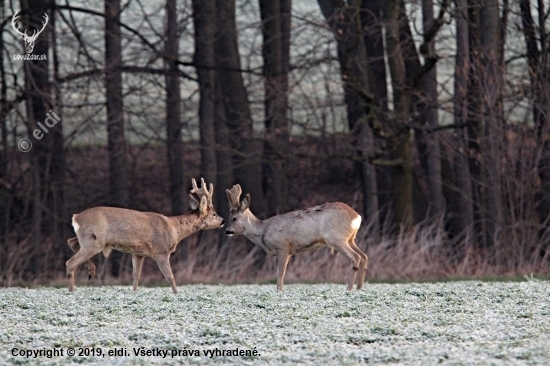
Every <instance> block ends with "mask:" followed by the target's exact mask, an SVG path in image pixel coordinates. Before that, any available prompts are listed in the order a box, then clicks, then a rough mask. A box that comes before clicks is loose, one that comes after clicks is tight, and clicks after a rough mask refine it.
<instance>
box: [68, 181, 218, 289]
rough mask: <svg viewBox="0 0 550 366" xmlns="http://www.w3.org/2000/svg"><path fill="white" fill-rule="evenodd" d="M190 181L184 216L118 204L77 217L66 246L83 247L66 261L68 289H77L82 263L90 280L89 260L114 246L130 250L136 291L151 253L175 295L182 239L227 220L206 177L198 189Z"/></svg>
mask: <svg viewBox="0 0 550 366" xmlns="http://www.w3.org/2000/svg"><path fill="white" fill-rule="evenodd" d="M191 183H192V185H193V189H192V190H191V193H190V194H189V206H190V207H191V212H189V213H187V214H185V215H181V216H173V217H166V216H164V215H161V214H158V213H154V212H139V211H134V210H128V209H125V208H114V207H94V208H90V209H88V210H85V211H82V212H81V213H79V214H75V215H73V227H74V231H75V232H76V236H77V238H72V239H69V241H68V244H69V246H70V247H71V249H72V250H73V251H74V252H76V251H77V250H79V249H80V250H79V251H78V252H77V253H76V254H75V255H74V256H73V257H72V258H71V259H69V260H68V261H67V277H68V279H69V291H71V292H72V291H74V273H75V270H76V268H77V267H78V266H79V265H81V264H82V263H86V265H87V266H88V271H89V278H91V276H92V275H93V274H94V273H95V266H94V265H93V263H92V262H91V261H90V260H89V259H90V258H91V257H92V256H94V255H96V254H97V253H99V252H103V255H104V256H105V257H108V256H109V254H110V253H111V251H112V250H113V249H114V250H118V251H121V252H126V253H131V254H132V266H133V271H134V291H136V290H137V287H138V282H139V279H140V276H141V267H142V265H143V260H144V259H145V257H151V258H153V259H154V260H155V261H156V262H157V264H158V266H159V267H160V270H161V271H162V273H163V274H164V276H165V277H166V279H167V280H168V282H170V285H171V286H172V291H174V293H176V294H177V293H178V289H177V288H176V282H175V280H174V275H173V274H172V269H171V268H170V254H171V253H173V252H174V251H175V250H176V246H177V245H178V243H179V242H180V241H181V240H183V239H184V238H186V237H187V236H189V235H191V234H193V233H194V232H197V231H199V230H208V229H215V228H220V227H222V226H223V225H224V224H225V221H224V220H223V219H222V218H221V217H220V216H218V214H217V213H216V211H215V209H214V207H213V205H212V194H213V192H214V187H213V185H212V183H210V190H208V189H207V188H206V184H205V182H204V179H201V188H200V189H199V188H198V187H197V182H195V179H193V180H192V181H191ZM193 193H195V194H196V195H197V196H198V197H199V198H200V202H199V201H197V200H196V199H195V197H193Z"/></svg>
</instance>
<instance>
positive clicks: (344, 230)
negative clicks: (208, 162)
mask: <svg viewBox="0 0 550 366" xmlns="http://www.w3.org/2000/svg"><path fill="white" fill-rule="evenodd" d="M226 192H227V198H228V199H229V206H230V215H229V222H228V224H227V228H226V234H227V235H228V236H232V235H238V234H242V235H244V236H245V237H246V238H248V239H249V240H250V241H252V242H253V243H254V244H256V245H258V246H260V247H261V248H263V249H264V250H265V251H266V252H267V254H269V255H272V256H277V260H278V265H277V290H278V291H282V290H283V280H284V277H285V272H286V266H287V264H288V260H289V258H290V256H291V255H293V254H296V253H300V252H304V251H306V250H313V249H317V248H320V247H323V246H325V245H327V246H329V247H330V248H333V249H336V250H337V251H338V252H340V253H342V254H343V255H344V256H346V257H347V258H349V260H351V262H352V263H353V268H352V271H351V274H350V277H349V280H348V287H347V289H348V290H352V289H353V284H354V282H355V277H356V274H357V271H359V279H358V282H357V289H360V288H361V287H362V286H363V282H364V280H365V273H366V271H367V263H368V258H367V256H366V254H365V253H363V252H362V251H361V250H360V249H359V248H358V247H357V245H355V235H356V234H357V230H359V226H361V216H360V215H359V214H358V213H357V212H355V211H354V210H353V209H352V208H351V207H349V206H348V205H346V204H344V203H342V202H333V203H325V204H323V205H319V206H315V207H312V208H309V209H307V210H298V211H292V212H289V213H286V214H283V215H276V216H273V217H271V218H269V219H267V220H263V221H262V220H259V219H258V218H256V216H254V214H253V213H252V212H250V210H249V209H248V208H249V206H250V194H246V195H245V196H244V198H243V200H242V202H240V201H239V198H240V196H241V193H242V190H241V186H240V185H238V184H236V185H234V186H233V188H231V190H229V189H226Z"/></svg>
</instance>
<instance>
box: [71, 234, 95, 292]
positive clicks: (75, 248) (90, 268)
mask: <svg viewBox="0 0 550 366" xmlns="http://www.w3.org/2000/svg"><path fill="white" fill-rule="evenodd" d="M67 244H69V247H70V248H71V250H72V251H73V253H76V252H78V250H79V249H80V244H79V243H78V238H71V239H69V240H67ZM86 267H88V281H89V280H91V279H92V277H93V276H95V265H94V263H93V262H92V261H91V260H89V259H88V260H87V261H86Z"/></svg>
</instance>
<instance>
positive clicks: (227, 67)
mask: <svg viewBox="0 0 550 366" xmlns="http://www.w3.org/2000/svg"><path fill="white" fill-rule="evenodd" d="M216 10H217V20H216V21H217V24H218V34H217V36H216V43H215V50H216V61H217V67H218V70H219V71H218V73H219V81H220V83H221V90H222V93H223V100H224V103H225V112H226V122H227V128H228V130H229V136H230V143H231V147H232V149H233V150H232V151H233V153H232V162H233V170H234V174H235V179H236V181H237V182H239V183H240V185H241V186H242V188H243V193H250V195H251V196H252V200H251V209H252V210H253V211H254V212H255V213H257V214H258V216H259V217H265V215H266V212H267V207H266V204H265V200H264V197H263V190H262V181H261V177H262V175H261V162H260V161H258V159H257V157H258V156H262V154H261V146H260V145H259V144H258V141H259V140H258V139H256V138H254V137H253V130H252V116H251V114H250V108H249V105H248V96H247V92H246V89H245V87H244V82H243V77H242V74H241V61H240V56H239V51H238V47H237V28H236V24H235V0H217V1H216Z"/></svg>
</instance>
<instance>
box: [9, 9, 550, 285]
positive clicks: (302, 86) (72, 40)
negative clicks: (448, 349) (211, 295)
mask: <svg viewBox="0 0 550 366" xmlns="http://www.w3.org/2000/svg"><path fill="white" fill-rule="evenodd" d="M16 12H19V13H18V17H17V18H14V17H13V15H14V14H15V13H16ZM549 14H550V6H549V4H548V3H547V2H545V1H544V0H533V1H531V0H516V1H509V0H501V1H499V0H484V1H473V0H455V1H449V0H437V1H434V0H415V1H408V0H407V1H404V0H388V1H382V0H362V1H360V0H348V1H344V0H318V1H313V0H294V1H292V0H257V1H256V0H192V1H191V0H166V1H164V0H155V1H144V0H124V1H121V0H104V1H100V0H92V1H69V0H44V1H30V0H20V1H14V0H10V1H7V0H0V20H1V21H2V28H1V29H2V30H1V33H0V76H1V79H0V139H1V143H0V284H2V285H5V286H12V285H18V284H46V283H55V282H56V281H58V280H61V279H62V278H63V277H64V274H65V268H64V267H65V261H66V260H67V259H68V258H70V257H71V256H72V253H71V251H70V249H69V247H68V246H67V244H66V241H67V239H68V238H70V237H72V236H74V232H73V230H72V227H71V225H70V223H71V216H72V214H74V213H78V212H80V211H82V210H84V209H86V208H90V207H94V206H100V205H109V206H117V207H127V208H131V209H136V210H140V211H154V212H160V213H163V214H166V215H179V214H182V213H185V212H186V211H187V210H188V207H187V199H186V196H187V192H188V191H189V189H190V181H191V178H200V177H204V178H205V180H206V181H207V182H208V183H213V184H214V187H215V207H216V209H217V212H218V213H219V214H220V215H222V216H224V217H226V218H227V216H228V213H229V208H228V201H227V198H226V196H225V189H226V188H230V187H231V186H232V185H233V184H235V183H239V184H241V186H242V187H243V191H244V193H250V194H251V196H252V205H251V209H252V211H253V212H254V213H255V214H256V215H257V216H258V217H260V218H267V217H269V216H272V215H274V214H278V213H284V212H287V211H289V210H293V209H300V208H306V207H309V206H313V205H317V204H320V203H324V202H327V201H342V202H345V203H347V204H348V205H350V206H352V207H353V208H354V209H355V210H357V211H358V212H359V213H361V215H362V216H363V224H362V227H361V230H360V232H359V235H358V238H357V242H358V245H359V246H360V247H361V248H362V249H364V250H365V251H366V253H367V254H368V256H369V258H370V261H369V270H368V278H369V279H371V280H374V279H381V280H384V279H409V280H410V279H415V280H418V279H434V278H442V277H465V276H466V277H470V276H476V277H486V276H513V275H523V274H526V273H537V274H547V273H548V268H549V267H548V266H549V260H550V250H549V243H550V237H549V234H550V231H549V230H548V220H549V217H550V190H549V188H550V140H549V131H548V128H549V126H548V124H549V116H550V88H549V84H550V60H549V52H550V34H549V30H548V29H550V25H549V21H548V18H549ZM44 15H47V18H48V22H47V23H46V24H45V19H46V18H45V17H44ZM44 24H45V26H44ZM42 28H43V30H42V32H41V33H40V34H38V35H37V37H36V40H35V43H34V47H33V49H32V50H31V51H29V48H28V46H29V43H28V42H27V43H26V44H24V42H23V40H22V35H23V34H26V35H27V38H29V37H30V36H31V35H32V34H33V30H36V31H38V30H40V29H42ZM25 30H26V33H23V32H25ZM35 33H36V32H35ZM29 54H33V55H38V56H40V55H46V58H47V59H46V60H44V59H36V60H23V59H22V58H23V57H22V56H25V55H29ZM38 58H39V57H38ZM48 113H49V114H48ZM54 115H55V117H56V118H53V119H52V116H54ZM54 120H55V121H54ZM37 129H38V131H39V133H36V132H35V131H36V130H37ZM37 136H41V138H38V137H37ZM25 139H26V140H25ZM93 261H95V262H96V264H99V273H98V278H97V279H96V280H95V281H97V282H98V283H105V282H108V283H113V282H117V281H125V282H126V281H128V279H129V278H130V276H131V257H130V255H126V254H122V253H113V254H112V255H111V257H110V258H108V259H104V258H103V257H102V256H97V257H95V258H93ZM347 267H349V264H348V263H346V259H345V258H344V257H343V256H341V255H340V254H337V253H331V252H330V251H329V250H326V249H321V250H317V251H314V252H310V253H303V254H300V255H299V256H296V257H295V258H293V259H292V260H291V262H290V265H289V269H288V274H287V281H343V280H344V278H345V273H346V271H347ZM172 268H173V270H174V274H175V277H176V281H177V282H178V283H180V284H181V283H183V282H248V281H267V280H270V279H271V278H273V277H274V275H275V271H276V263H275V259H273V258H270V257H267V256H266V255H265V253H263V251H262V250H261V249H259V248H257V247H254V246H253V245H252V243H250V242H247V241H246V240H245V239H244V238H242V237H241V238H226V237H225V235H224V230H218V231H208V232H202V233H200V234H195V235H193V236H191V237H189V238H187V239H185V240H184V242H183V243H182V244H180V246H179V248H178V250H177V251H176V253H175V254H174V255H173V256H172ZM83 271H84V270H83ZM144 273H145V278H144V280H143V282H144V283H147V282H149V283H153V282H154V283H156V282H161V281H162V278H161V274H160V272H159V271H158V270H157V269H156V268H155V265H154V263H153V261H145V265H144Z"/></svg>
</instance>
